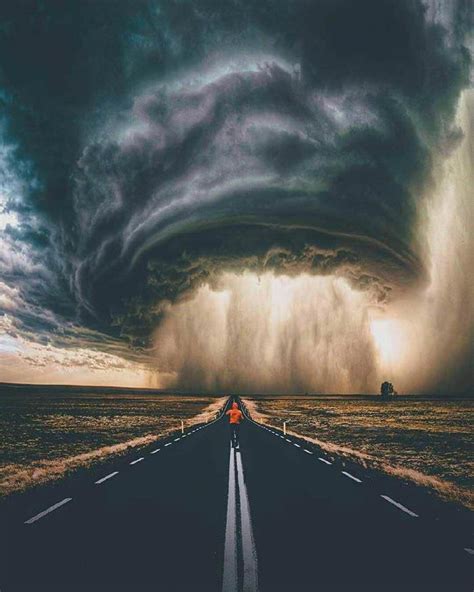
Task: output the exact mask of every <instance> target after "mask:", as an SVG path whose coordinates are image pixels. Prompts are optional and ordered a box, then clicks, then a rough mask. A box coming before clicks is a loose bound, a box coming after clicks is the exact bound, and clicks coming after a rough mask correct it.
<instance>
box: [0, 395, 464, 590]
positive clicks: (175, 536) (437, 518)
mask: <svg viewBox="0 0 474 592" xmlns="http://www.w3.org/2000/svg"><path fill="white" fill-rule="evenodd" d="M229 403H230V400H229V401H228V403H227V405H228V404H229ZM0 519H1V534H0V537H1V540H0V543H1V549H0V551H1V558H0V561H1V572H0V591H1V592H33V591H34V592H36V591H38V592H43V591H44V592H46V591H47V592H56V591H57V592H59V591H60V592H76V591H79V590H80V591H81V592H94V591H99V590H100V591H114V592H115V591H122V590H123V591H125V590H127V591H133V592H141V591H144V592H145V591H152V590H153V591H163V592H173V591H176V592H184V591H186V592H188V591H203V592H213V591H219V592H241V591H245V592H255V591H257V590H259V591H260V592H279V591H285V592H299V591H307V590H314V591H322V592H331V591H346V590H355V591H359V590H360V591H364V592H366V591H377V592H381V591H392V590H393V591H395V590H397V591H404V592H410V591H417V592H423V591H430V592H432V591H440V592H441V591H442V592H448V591H449V592H457V591H459V592H461V591H464V590H466V591H470V592H472V590H473V589H474V578H473V565H474V551H473V548H474V545H473V544H472V539H470V530H471V527H472V520H471V515H470V514H469V513H468V512H467V511H465V510H463V509H461V508H457V507H454V506H452V505H450V504H447V503H444V502H442V501H440V500H439V499H437V498H436V497H434V496H432V495H430V494H429V493H427V492H425V491H423V490H420V488H416V487H415V486H411V485H407V484H406V483H403V482H401V481H399V480H396V479H394V478H389V477H387V476H385V475H382V474H380V473H377V472H374V471H370V470H366V469H362V468H361V467H360V466H351V465H347V464H344V462H343V460H342V459H338V458H337V457H330V456H328V455H327V454H325V453H324V452H322V451H321V450H320V449H318V448H317V447H315V446H312V445H310V444H308V443H307V442H305V441H304V440H301V439H299V438H296V437H294V436H287V437H285V436H284V435H283V434H282V432H281V431H279V430H277V429H275V428H269V427H268V426H262V425H259V424H256V423H254V422H253V421H252V420H251V419H250V418H249V417H248V418H247V419H246V420H245V421H244V423H243V425H242V426H241V445H240V451H239V452H235V451H234V450H232V449H231V448H230V446H229V431H228V425H227V421H226V418H225V417H224V416H221V417H220V418H219V419H218V420H216V421H215V422H213V423H209V424H204V425H202V426H195V427H193V428H190V429H188V430H187V431H186V433H185V435H184V437H182V436H181V435H179V434H178V435H176V436H174V437H172V438H167V439H163V440H158V441H157V442H156V443H155V444H154V445H152V446H150V447H147V448H143V449H141V450H139V451H138V452H135V453H133V454H132V455H129V456H127V457H120V458H119V459H117V458H115V459H112V460H111V461H109V462H108V463H104V464H101V465H98V466H96V467H94V468H93V469H90V470H87V471H82V472H78V473H76V474H74V475H71V476H70V477H69V478H66V479H63V480H62V481H60V482H58V483H56V484H54V485H50V486H47V487H43V488H37V489H36V490H35V491H32V492H29V493H26V494H24V495H22V496H18V497H16V498H14V500H13V501H12V500H7V502H4V503H3V505H2V506H1V507H0Z"/></svg>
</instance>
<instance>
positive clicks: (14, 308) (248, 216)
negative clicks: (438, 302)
mask: <svg viewBox="0 0 474 592" xmlns="http://www.w3.org/2000/svg"><path fill="white" fill-rule="evenodd" d="M1 10H2V14H0V20H1V23H2V26H1V30H0V55H1V56H2V57H1V60H0V105H1V107H2V116H1V120H0V136H1V141H2V149H1V150H0V194H1V200H2V201H1V205H0V208H1V211H0V215H1V216H3V219H4V220H5V228H4V229H3V233H2V255H1V257H0V275H1V280H2V282H3V284H4V286H5V291H4V297H3V300H1V301H0V306H2V310H3V313H4V314H5V315H7V316H8V318H9V319H10V321H11V327H12V328H11V329H10V330H9V333H10V334H18V335H21V336H23V337H26V338H28V339H31V340H36V341H39V342H41V343H49V344H52V345H53V346H55V347H62V348H75V347H85V348H91V349H95V350H100V351H102V352H105V353H111V354H113V355H120V356H122V357H124V358H127V359H128V360H132V361H136V362H143V361H144V360H149V358H150V355H153V354H152V352H151V351H150V348H151V346H152V345H153V341H152V337H153V335H154V333H155V330H156V328H157V327H158V326H160V323H162V322H163V319H164V318H165V316H166V314H165V313H166V310H168V309H167V308H166V307H167V306H168V304H167V303H169V302H175V303H179V302H182V301H183V300H186V299H189V298H192V297H193V295H194V294H195V293H196V290H199V289H200V288H201V287H202V286H205V285H207V286H210V287H211V288H212V287H213V286H217V285H218V284H219V282H220V278H221V276H222V274H224V273H227V272H233V273H237V274H238V273H242V272H243V271H252V272H255V273H256V274H263V273H267V272H271V273H275V274H277V275H288V276H293V277H298V276H299V275H301V274H302V273H304V274H312V275H315V276H331V277H333V278H334V277H335V278H344V280H345V281H346V282H347V284H348V286H350V289H351V290H355V291H359V292H361V293H363V294H365V295H366V298H367V302H368V303H369V304H370V305H373V306H379V307H384V306H389V305H390V304H391V303H393V302H396V301H398V300H400V299H403V298H404V297H406V295H407V294H410V293H413V292H414V291H416V290H421V289H423V288H426V286H428V285H429V283H430V281H431V274H430V266H429V263H428V260H427V257H426V252H425V251H426V249H425V244H424V242H423V239H422V238H420V232H419V212H420V207H421V204H422V202H423V200H424V199H425V198H426V195H427V189H428V188H429V186H430V184H432V183H433V175H434V167H435V164H436V163H437V162H439V159H443V158H446V157H448V156H449V154H450V153H452V151H453V150H455V149H456V146H458V145H459V143H460V141H461V138H462V134H461V133H460V131H459V128H458V127H456V124H455V119H454V114H455V110H456V106H457V104H458V100H459V96H460V93H461V91H462V90H463V89H464V88H466V87H467V86H468V85H469V73H470V53H469V49H468V47H467V46H468V40H467V35H468V32H469V30H470V27H469V6H468V3H467V2H465V1H464V0H459V1H458V2H449V3H448V2H446V3H441V4H440V3H438V2H433V3H430V2H422V1H421V0H420V1H417V2H412V1H408V0H407V1H400V0H383V1H380V0H377V1H376V0H364V2H362V3H354V2H350V1H349V0H337V1H334V0H331V1H329V0H320V1H318V2H312V3H307V2H304V1H303V0H293V1H292V2H284V3H283V2H282V3H279V2H277V3H275V2H270V1H265V0H264V1H262V2H259V3H257V4H256V3H254V2H240V1H239V2H234V1H231V0H230V1H228V0H226V1H225V2H220V3H219V4H217V5H216V4H215V3H214V2H207V1H204V2H198V3H195V2H190V1H188V2H185V3H184V4H183V3H178V2H175V1H171V0H169V1H161V2H158V1H155V0H140V1H138V2H133V3H130V2H125V1H123V2H122V1H119V2H116V3H114V8H113V10H112V9H111V6H110V3H108V2H94V3H86V4H82V5H81V6H80V7H79V5H77V6H74V5H73V3H72V4H70V3H64V4H61V5H58V4H57V3H54V2H49V1H46V2H43V3H41V4H38V3H35V2H28V1H27V0H25V1H24V2H13V1H11V2H6V3H4V5H3V7H2V9H1ZM1 219H2V218H0V223H1ZM331 281H332V280H331ZM177 306H179V304H178V305H177ZM308 314H309V313H308ZM165 321H166V319H165ZM460 355H462V354H460ZM369 365H370V364H369ZM182 373H183V371H182ZM300 378H301V376H300V377H299V378H297V379H296V380H295V382H294V385H296V384H297V383H298V381H299V380H300ZM298 384H299V383H298ZM361 384H362V383H361ZM288 388H290V386H289V387H288ZM361 388H362V387H361ZM321 390H324V386H323V385H321Z"/></svg>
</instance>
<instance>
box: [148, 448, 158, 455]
mask: <svg viewBox="0 0 474 592" xmlns="http://www.w3.org/2000/svg"><path fill="white" fill-rule="evenodd" d="M160 450H161V448H157V449H156V450H152V451H151V452H150V454H156V453H157V452H160Z"/></svg>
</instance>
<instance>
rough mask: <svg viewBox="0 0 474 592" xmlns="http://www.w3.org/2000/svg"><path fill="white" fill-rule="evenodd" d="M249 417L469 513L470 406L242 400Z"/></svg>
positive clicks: (404, 400) (472, 482)
mask: <svg viewBox="0 0 474 592" xmlns="http://www.w3.org/2000/svg"><path fill="white" fill-rule="evenodd" d="M245 400H246V401H247V402H248V404H249V407H250V408H251V409H252V410H253V414H254V416H255V417H257V418H260V420H262V421H264V422H265V423H270V424H273V425H275V426H278V427H280V428H281V427H282V423H283V421H288V424H287V426H288V430H289V431H290V432H294V433H297V434H301V435H303V436H305V437H307V438H309V439H312V440H313V441H317V442H318V443H320V444H321V443H322V445H323V446H324V447H325V448H326V450H327V451H328V452H333V453H338V454H345V455H347V456H348V457H350V458H352V459H355V460H357V461H358V462H360V463H362V464H365V465H367V466H369V465H371V466H378V467H379V468H382V469H383V470H384V471H386V472H388V473H391V474H397V475H399V476H401V477H404V478H406V479H409V480H412V481H415V482H418V483H419V484H421V485H425V486H428V487H432V488H433V489H435V490H437V491H438V493H440V494H442V495H443V496H445V497H447V498H449V499H453V500H456V501H462V502H463V503H465V504H467V505H469V506H471V507H472V506H473V505H474V496H473V486H474V478H473V475H474V471H473V468H474V467H473V460H474V455H473V450H474V446H473V433H474V432H473V419H474V414H473V411H474V401H473V400H472V399H462V400H449V399H428V398H418V397H399V398H396V399H394V400H392V401H388V402H383V401H380V400H379V399H376V398H375V397H374V398H373V399H371V398H369V397H356V396H354V397H350V396H349V397H289V396H288V397H270V396H268V397H258V398H257V397H254V398H251V397H247V398H246V399H245Z"/></svg>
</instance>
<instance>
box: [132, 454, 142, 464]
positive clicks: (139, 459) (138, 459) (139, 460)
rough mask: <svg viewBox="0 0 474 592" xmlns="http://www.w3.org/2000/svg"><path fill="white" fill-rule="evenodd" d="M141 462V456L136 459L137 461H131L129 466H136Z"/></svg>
mask: <svg viewBox="0 0 474 592" xmlns="http://www.w3.org/2000/svg"><path fill="white" fill-rule="evenodd" d="M142 460H144V458H143V456H141V457H140V458H137V460H132V462H131V463H130V464H131V465H136V464H137V463H139V462H141V461H142Z"/></svg>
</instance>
